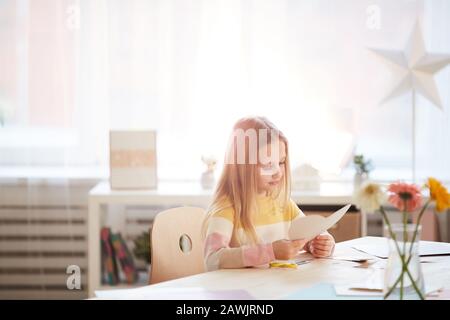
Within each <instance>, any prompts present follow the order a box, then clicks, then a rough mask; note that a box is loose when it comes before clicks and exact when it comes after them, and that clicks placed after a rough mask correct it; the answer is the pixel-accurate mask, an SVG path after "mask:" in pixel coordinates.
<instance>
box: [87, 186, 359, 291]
mask: <svg viewBox="0 0 450 320" xmlns="http://www.w3.org/2000/svg"><path fill="white" fill-rule="evenodd" d="M351 194H352V185H349V184H342V183H337V182H330V183H323V184H322V185H321V189H320V190H319V191H317V192H316V191H314V192H305V191H293V192H292V199H293V200H294V201H296V202H297V203H301V204H303V205H345V204H347V203H351V200H352V197H351ZM211 199H212V190H203V189H202V188H201V186H200V183H178V184H177V183H159V185H158V189H156V190H111V188H110V185H109V182H107V181H104V182H100V183H99V184H97V185H96V186H95V187H94V188H93V189H92V190H91V191H90V192H89V216H88V293H89V297H92V296H93V295H94V290H97V289H100V288H102V285H101V270H100V267H101V249H100V248H101V245H100V229H101V227H102V225H103V222H102V221H103V217H104V214H103V213H104V209H105V207H106V206H108V205H112V204H120V205H161V206H172V207H174V206H181V205H185V206H197V207H203V208H206V207H207V206H208V205H209V203H210V201H211ZM362 221H363V222H362V232H361V234H362V235H365V234H366V233H365V230H366V229H365V225H366V224H365V222H364V221H365V219H364V216H363V217H362ZM104 287H105V288H106V287H107V286H104Z"/></svg>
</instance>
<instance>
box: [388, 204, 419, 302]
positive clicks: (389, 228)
mask: <svg viewBox="0 0 450 320" xmlns="http://www.w3.org/2000/svg"><path fill="white" fill-rule="evenodd" d="M380 212H381V214H382V216H383V219H384V221H385V223H386V225H387V226H388V230H389V233H390V235H391V238H392V239H394V243H395V246H396V248H397V252H398V254H399V256H400V259H401V261H402V266H403V268H402V274H403V273H404V272H406V273H407V275H408V277H409V279H410V280H411V283H412V285H413V287H414V289H415V290H416V292H417V294H418V295H419V297H420V299H421V300H424V299H425V298H424V296H423V294H422V292H421V291H420V290H419V288H418V287H417V284H416V282H415V280H414V279H413V277H412V275H411V273H410V272H409V269H408V268H407V267H406V266H405V260H404V256H403V255H402V254H401V252H400V248H399V246H398V243H397V239H396V237H395V234H394V232H393V231H392V226H391V223H390V222H389V219H388V218H387V215H386V212H385V211H384V209H383V207H380ZM400 278H401V277H399V279H397V281H396V282H395V284H394V285H393V286H392V287H391V288H390V289H389V291H388V292H387V293H386V294H385V295H384V298H385V299H386V298H387V297H388V296H389V295H390V294H391V293H392V291H393V290H394V288H395V286H396V285H397V284H398V282H399V281H400Z"/></svg>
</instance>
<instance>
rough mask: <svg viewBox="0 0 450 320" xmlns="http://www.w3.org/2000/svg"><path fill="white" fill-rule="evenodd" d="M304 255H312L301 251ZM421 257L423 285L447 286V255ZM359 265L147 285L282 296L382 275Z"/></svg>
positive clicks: (343, 247)
mask: <svg viewBox="0 0 450 320" xmlns="http://www.w3.org/2000/svg"><path fill="white" fill-rule="evenodd" d="M374 240H379V238H376V237H364V238H358V239H354V240H350V241H345V242H341V243H338V244H336V249H335V253H334V255H335V256H342V255H349V254H353V255H355V254H357V255H360V253H359V252H358V251H355V250H354V249H352V248H351V247H352V246H354V245H356V244H370V243H373V242H374ZM303 257H304V258H308V257H311V256H310V255H309V254H306V253H304V254H303ZM423 260H426V261H427V263H422V264H421V266H422V270H423V273H424V278H425V284H426V286H428V287H433V288H441V287H443V288H446V289H450V272H448V270H450V256H439V257H424V258H423ZM384 261H386V260H384ZM358 265H359V264H358V263H355V262H349V261H339V260H332V259H314V260H312V261H311V262H309V263H307V264H304V265H299V266H298V268H297V269H269V268H246V269H225V270H217V271H212V272H206V273H202V274H198V275H194V276H190V277H185V278H180V279H176V280H171V281H166V282H162V283H158V284H154V285H150V286H146V287H147V288H149V289H151V288H192V287H202V288H205V289H208V290H237V289H244V290H246V291H247V292H248V293H250V294H251V295H252V296H253V297H254V298H256V299H282V298H285V297H286V296H287V295H289V294H292V293H294V292H296V291H298V290H301V289H306V288H309V287H312V286H314V285H316V284H319V283H329V284H333V285H345V284H349V283H355V282H360V281H363V280H365V279H367V278H368V277H369V276H373V275H374V272H375V273H376V272H377V273H378V274H379V275H380V276H382V275H383V272H384V271H383V269H379V268H378V267H376V265H375V266H374V267H373V268H371V267H369V268H359V267H356V266H358ZM123 298H126V297H125V296H124V297H123Z"/></svg>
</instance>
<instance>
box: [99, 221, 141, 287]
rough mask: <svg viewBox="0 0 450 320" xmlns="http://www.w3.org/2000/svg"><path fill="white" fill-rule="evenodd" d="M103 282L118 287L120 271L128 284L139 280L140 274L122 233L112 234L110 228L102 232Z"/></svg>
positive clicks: (103, 229)
mask: <svg viewBox="0 0 450 320" xmlns="http://www.w3.org/2000/svg"><path fill="white" fill-rule="evenodd" d="M100 235H101V248H102V274H103V282H104V283H107V284H109V285H116V284H118V283H119V282H120V276H119V269H120V270H121V271H122V273H123V275H124V278H125V281H126V283H128V284H132V283H135V282H136V281H137V280H138V272H137V269H136V267H135V264H134V260H133V256H132V254H131V252H130V250H128V246H127V244H126V243H125V241H124V239H123V238H122V235H121V234H120V233H112V232H111V229H110V228H107V227H105V228H102V230H101V233H100Z"/></svg>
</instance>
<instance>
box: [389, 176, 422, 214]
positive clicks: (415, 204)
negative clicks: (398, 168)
mask: <svg viewBox="0 0 450 320" xmlns="http://www.w3.org/2000/svg"><path fill="white" fill-rule="evenodd" d="M388 191H389V192H390V193H391V194H390V196H389V199H388V201H389V202H390V203H391V204H392V205H393V206H394V207H396V208H397V209H398V210H400V211H407V212H413V211H415V210H416V209H417V208H419V207H420V206H421V205H422V194H421V192H420V188H419V187H418V186H417V185H415V184H408V183H403V182H396V183H392V184H390V185H389V188H388Z"/></svg>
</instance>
